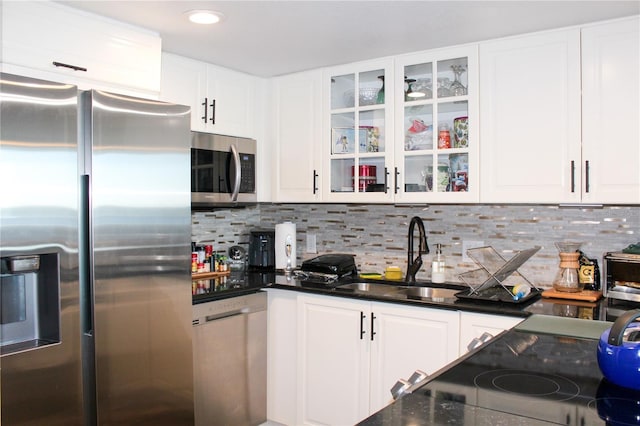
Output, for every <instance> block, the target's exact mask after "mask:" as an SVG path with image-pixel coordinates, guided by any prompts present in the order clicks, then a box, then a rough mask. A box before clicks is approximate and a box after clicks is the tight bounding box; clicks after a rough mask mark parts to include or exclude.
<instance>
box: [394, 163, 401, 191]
mask: <svg viewBox="0 0 640 426" xmlns="http://www.w3.org/2000/svg"><path fill="white" fill-rule="evenodd" d="M394 172H395V176H394V178H393V179H394V180H393V186H394V189H393V192H394V193H395V194H397V193H398V190H400V188H398V175H399V174H400V172H399V171H398V168H397V167H395V168H394Z"/></svg>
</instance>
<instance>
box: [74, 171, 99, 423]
mask: <svg viewBox="0 0 640 426" xmlns="http://www.w3.org/2000/svg"><path fill="white" fill-rule="evenodd" d="M90 188H91V177H90V176H89V175H87V174H83V175H81V176H80V208H79V213H80V224H79V233H80V238H79V241H78V245H79V280H80V286H79V287H80V295H79V296H80V329H81V331H82V336H81V347H82V348H81V350H82V388H83V407H84V424H85V425H88V426H93V425H96V424H97V418H98V416H97V408H96V401H97V395H96V366H95V341H94V337H93V336H94V334H93V332H94V328H93V327H94V322H93V320H94V318H93V276H94V275H93V251H92V250H91V248H90V247H91V244H92V238H91V193H90Z"/></svg>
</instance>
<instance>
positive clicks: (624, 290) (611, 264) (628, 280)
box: [603, 252, 640, 303]
mask: <svg viewBox="0 0 640 426" xmlns="http://www.w3.org/2000/svg"><path fill="white" fill-rule="evenodd" d="M603 284H604V285H603V294H604V296H605V297H607V298H609V299H620V300H630V301H633V302H639V303H640V254H631V253H622V252H609V253H605V255H604V283H603Z"/></svg>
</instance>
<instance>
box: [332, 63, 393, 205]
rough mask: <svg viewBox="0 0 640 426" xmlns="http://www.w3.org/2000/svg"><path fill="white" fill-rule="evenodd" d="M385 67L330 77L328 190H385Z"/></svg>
mask: <svg viewBox="0 0 640 426" xmlns="http://www.w3.org/2000/svg"><path fill="white" fill-rule="evenodd" d="M385 74H386V71H385V68H380V69H374V70H367V71H362V72H354V73H351V74H344V75H332V76H331V91H330V93H331V95H330V96H331V99H330V105H331V113H330V114H331V141H330V143H331V151H330V188H331V193H333V194H336V193H364V192H367V193H369V192H383V193H387V189H388V186H387V179H388V176H387V167H386V151H387V146H386V141H385V120H386V117H385V105H386V96H385V95H386V91H385Z"/></svg>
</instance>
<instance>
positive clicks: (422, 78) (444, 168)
mask: <svg viewBox="0 0 640 426" xmlns="http://www.w3.org/2000/svg"><path fill="white" fill-rule="evenodd" d="M419 59H420V58H418V57H416V58H413V60H412V58H408V60H407V61H406V62H405V63H404V64H402V63H401V64H399V65H398V66H397V67H396V75H397V77H396V78H397V80H396V83H397V85H398V86H396V87H402V89H403V92H404V93H397V94H396V123H397V125H399V126H400V129H397V131H396V136H397V138H399V139H401V142H400V141H398V143H399V144H400V143H401V145H402V146H398V147H396V173H397V176H396V179H397V181H398V185H397V186H396V188H395V192H396V194H398V195H396V198H397V199H399V200H405V201H422V202H425V201H439V200H443V201H444V200H446V201H449V202H451V201H473V200H472V199H471V198H475V199H477V198H478V194H477V189H476V190H475V193H474V194H473V195H471V196H470V195H469V194H453V193H468V192H469V191H470V190H471V189H473V188H474V187H476V188H477V183H476V182H473V178H475V177H476V176H477V170H475V169H477V164H476V160H475V157H476V154H475V152H477V147H474V146H473V145H472V144H471V142H470V141H475V140H476V138H475V135H473V134H471V133H470V132H471V131H472V128H470V126H469V117H470V115H471V114H470V109H473V110H474V111H475V109H474V108H470V100H471V99H472V97H471V96H470V91H471V94H472V93H473V92H474V91H475V90H477V89H476V87H477V86H476V87H474V86H471V87H470V82H471V84H473V81H475V80H474V79H469V77H468V76H469V66H470V57H469V56H468V55H463V56H453V57H452V56H448V57H445V58H438V57H434V58H428V57H425V58H423V59H425V60H424V61H419ZM472 59H474V58H472ZM473 70H475V67H474V68H473ZM473 99H474V98H473ZM473 102H475V100H474V101H473ZM470 136H473V137H471V138H470ZM398 154H399V155H398ZM470 171H471V172H472V173H470ZM424 193H428V194H426V195H425V194H424ZM421 194H422V195H421Z"/></svg>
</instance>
